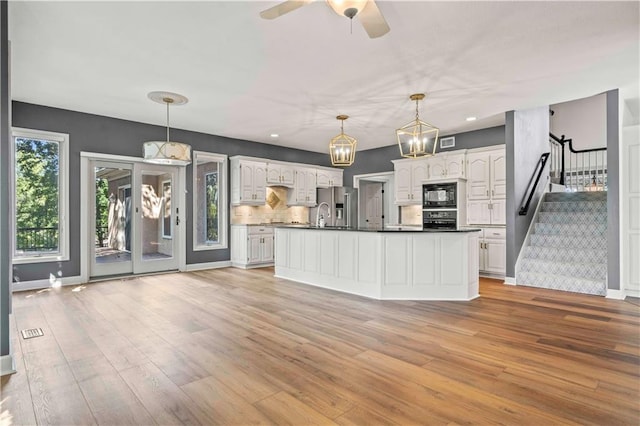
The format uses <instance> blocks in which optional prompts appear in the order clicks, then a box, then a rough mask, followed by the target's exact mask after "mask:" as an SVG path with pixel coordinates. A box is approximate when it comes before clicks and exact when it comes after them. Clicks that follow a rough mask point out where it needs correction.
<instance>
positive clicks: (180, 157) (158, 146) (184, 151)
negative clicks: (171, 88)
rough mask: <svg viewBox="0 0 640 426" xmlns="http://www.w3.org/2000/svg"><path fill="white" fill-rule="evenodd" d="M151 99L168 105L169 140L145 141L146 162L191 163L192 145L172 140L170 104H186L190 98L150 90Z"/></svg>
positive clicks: (174, 164)
mask: <svg viewBox="0 0 640 426" xmlns="http://www.w3.org/2000/svg"><path fill="white" fill-rule="evenodd" d="M147 96H148V97H149V99H151V100H152V101H154V102H158V103H160V104H166V105H167V140H166V141H150V142H145V143H144V145H143V148H142V152H143V158H144V161H145V162H146V163H153V164H167V165H172V166H186V165H188V164H191V146H190V145H187V144H186V143H180V142H171V141H170V139H169V105H184V104H186V103H187V102H189V100H188V99H187V98H186V97H185V96H182V95H179V94H177V93H171V92H150V93H149V94H148V95H147Z"/></svg>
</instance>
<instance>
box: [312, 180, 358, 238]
mask: <svg viewBox="0 0 640 426" xmlns="http://www.w3.org/2000/svg"><path fill="white" fill-rule="evenodd" d="M317 201H318V206H316V207H312V208H310V209H309V222H310V223H311V224H312V225H315V224H316V218H317V217H318V208H319V207H320V206H321V205H322V203H327V205H328V206H329V207H328V210H329V217H327V207H326V206H324V205H322V207H321V210H320V214H321V215H323V217H324V220H325V224H326V225H327V226H346V227H349V228H357V227H358V190H357V189H355V188H346V187H342V188H320V189H318V200H317Z"/></svg>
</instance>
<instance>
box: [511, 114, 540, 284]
mask: <svg viewBox="0 0 640 426" xmlns="http://www.w3.org/2000/svg"><path fill="white" fill-rule="evenodd" d="M505 118H506V119H505V123H506V124H505V126H506V129H505V136H506V155H507V200H506V202H507V206H506V211H507V272H506V276H507V277H512V278H513V277H515V267H516V261H517V260H518V254H519V253H520V249H521V248H522V244H523V242H524V239H525V237H526V235H527V231H528V230H529V225H530V224H531V220H532V219H533V216H534V213H535V210H536V206H537V205H538V201H539V200H540V197H541V196H542V195H543V193H544V189H545V185H544V184H545V183H546V180H544V181H542V180H541V182H540V183H539V184H538V187H537V188H536V192H535V195H534V197H533V199H532V200H531V205H530V208H529V212H528V214H527V215H526V216H520V215H519V214H518V211H519V210H520V203H521V202H522V199H523V197H524V196H525V193H526V191H527V188H528V185H529V180H530V179H531V175H532V174H533V172H534V170H535V168H536V164H537V163H538V161H539V160H540V155H542V154H543V153H545V152H549V107H546V106H545V107H538V108H532V109H528V110H522V111H509V112H507V113H506V117H505ZM548 167H549V165H548V164H547V167H546V168H547V169H548ZM545 176H548V172H547V173H546V174H544V173H543V175H542V178H541V179H545Z"/></svg>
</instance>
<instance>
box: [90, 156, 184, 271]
mask: <svg viewBox="0 0 640 426" xmlns="http://www.w3.org/2000/svg"><path fill="white" fill-rule="evenodd" d="M94 160H96V161H119V162H131V163H143V162H144V161H143V160H142V158H140V157H131V156H127V155H113V154H102V153H98V152H87V151H81V152H80V244H79V247H80V275H79V277H80V280H81V282H83V283H86V282H89V279H90V273H91V258H90V253H91V244H92V243H93V240H92V236H90V235H89V229H90V226H89V211H90V207H89V203H88V202H87V201H91V200H90V198H91V197H90V193H91V192H90V183H91V170H90V167H89V163H90V161H94ZM186 176H187V171H186V167H179V166H178V180H179V182H178V187H176V190H178V191H180V194H181V195H182V196H181V197H180V201H179V203H178V205H179V208H180V212H181V213H180V214H181V217H182V218H181V223H183V224H185V228H186V223H187V222H186V212H187V210H186V205H187V202H186V198H187V197H186V195H187V186H186V185H187V180H186ZM185 228H183V229H182V230H181V231H182V232H180V233H179V237H178V253H176V255H177V257H178V271H181V272H182V271H186V270H187V266H186V265H187V241H186V234H187V232H186V230H185Z"/></svg>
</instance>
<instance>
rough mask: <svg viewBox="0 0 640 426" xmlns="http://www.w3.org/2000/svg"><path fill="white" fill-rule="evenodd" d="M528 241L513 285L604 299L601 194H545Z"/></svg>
mask: <svg viewBox="0 0 640 426" xmlns="http://www.w3.org/2000/svg"><path fill="white" fill-rule="evenodd" d="M529 237H530V238H529V245H527V246H526V247H524V249H523V252H522V256H521V258H520V262H519V264H518V270H517V273H516V280H517V283H518V285H525V286H531V287H540V288H548V289H553V290H564V291H571V292H575V293H586V294H595V295H600V296H604V295H606V291H607V192H606V191H598V192H553V193H546V194H545V198H544V200H543V203H542V206H541V209H540V212H539V215H538V218H537V222H536V223H535V224H534V229H533V232H532V233H531V234H530V236H529Z"/></svg>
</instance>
